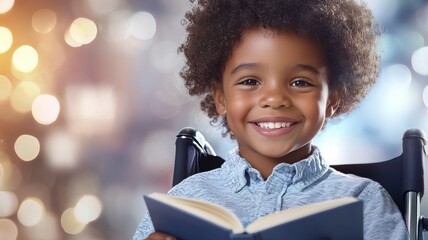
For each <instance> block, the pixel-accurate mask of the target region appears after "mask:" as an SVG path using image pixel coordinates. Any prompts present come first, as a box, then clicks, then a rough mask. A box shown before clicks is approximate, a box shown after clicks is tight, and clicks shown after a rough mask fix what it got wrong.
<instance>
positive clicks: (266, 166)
mask: <svg viewBox="0 0 428 240" xmlns="http://www.w3.org/2000/svg"><path fill="white" fill-rule="evenodd" d="M312 150H313V149H312V146H311V145H310V144H308V145H307V146H305V147H302V148H299V149H297V150H295V151H293V152H290V153H288V154H287V155H285V156H282V157H279V158H272V157H268V156H264V155H261V154H246V153H245V152H241V151H240V154H241V156H242V157H243V158H245V160H247V162H248V163H250V165H251V166H252V167H253V168H255V169H257V170H258V171H259V172H260V174H261V175H262V177H263V179H264V180H266V179H268V177H269V176H270V175H271V174H272V171H273V169H274V168H275V166H277V165H278V164H280V163H288V164H293V163H296V162H299V161H300V160H303V159H306V158H307V157H309V155H311V154H312Z"/></svg>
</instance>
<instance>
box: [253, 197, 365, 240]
mask: <svg viewBox="0 0 428 240" xmlns="http://www.w3.org/2000/svg"><path fill="white" fill-rule="evenodd" d="M356 201H358V200H357V199H356V198H354V197H345V198H339V199H336V200H330V201H324V202H318V203H313V204H308V205H304V206H298V207H295V208H289V209H286V210H283V211H279V212H275V213H272V214H269V215H266V216H263V217H261V218H259V219H257V220H256V221H255V222H253V223H251V224H250V225H248V227H247V228H246V232H247V233H255V232H258V231H260V230H264V229H267V228H270V227H273V226H276V225H279V224H282V223H286V222H291V221H293V220H296V219H299V218H304V217H307V216H310V215H312V214H315V213H318V212H323V211H326V210H329V209H333V208H336V207H339V206H343V205H346V204H348V203H352V202H356Z"/></svg>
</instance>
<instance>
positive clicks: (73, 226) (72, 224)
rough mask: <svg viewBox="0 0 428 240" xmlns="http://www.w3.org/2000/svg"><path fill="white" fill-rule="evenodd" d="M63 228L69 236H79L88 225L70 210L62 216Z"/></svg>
mask: <svg viewBox="0 0 428 240" xmlns="http://www.w3.org/2000/svg"><path fill="white" fill-rule="evenodd" d="M61 226H62V229H64V231H65V232H66V233H68V234H79V233H81V232H82V231H83V229H84V228H85V227H86V224H84V223H82V222H80V221H79V220H77V218H76V216H75V215H74V209H73V208H68V209H66V210H65V211H64V212H63V213H62V215H61Z"/></svg>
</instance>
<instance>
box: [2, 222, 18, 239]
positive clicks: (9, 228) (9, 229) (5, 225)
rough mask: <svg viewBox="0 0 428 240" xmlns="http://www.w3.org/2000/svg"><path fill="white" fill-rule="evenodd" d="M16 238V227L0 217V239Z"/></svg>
mask: <svg viewBox="0 0 428 240" xmlns="http://www.w3.org/2000/svg"><path fill="white" fill-rule="evenodd" d="M17 238H18V227H17V226H16V224H15V223H14V222H13V221H12V220H10V219H7V218H2V219H0V239H7V240H15V239H17Z"/></svg>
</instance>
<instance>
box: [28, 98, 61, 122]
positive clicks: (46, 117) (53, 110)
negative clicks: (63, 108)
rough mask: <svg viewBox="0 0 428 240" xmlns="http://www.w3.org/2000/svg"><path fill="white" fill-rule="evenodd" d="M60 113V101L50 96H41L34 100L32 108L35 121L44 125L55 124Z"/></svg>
mask: <svg viewBox="0 0 428 240" xmlns="http://www.w3.org/2000/svg"><path fill="white" fill-rule="evenodd" d="M59 111H60V105H59V101H58V99H57V98H56V97H54V96H52V95H49V94H43V95H39V96H38V97H37V98H36V99H35V100H34V102H33V105H32V108H31V112H32V114H33V117H34V119H35V120H36V121H37V122H38V123H40V124H44V125H49V124H51V123H53V122H55V121H56V119H57V118H58V115H59Z"/></svg>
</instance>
